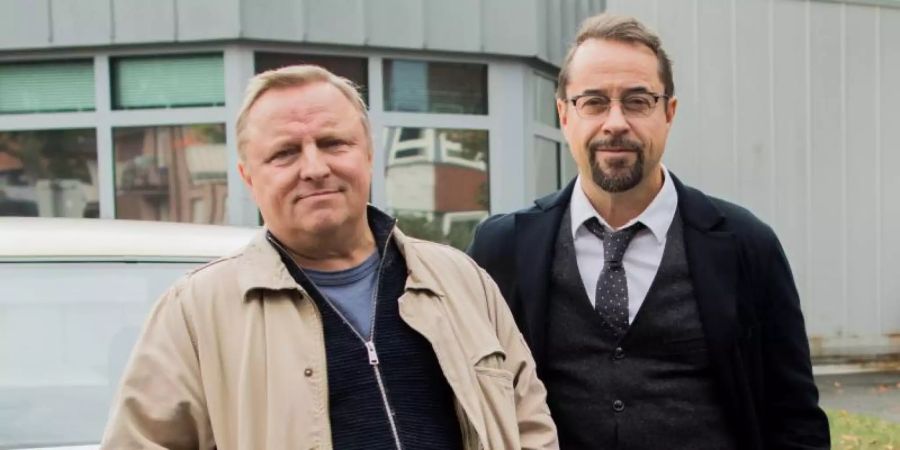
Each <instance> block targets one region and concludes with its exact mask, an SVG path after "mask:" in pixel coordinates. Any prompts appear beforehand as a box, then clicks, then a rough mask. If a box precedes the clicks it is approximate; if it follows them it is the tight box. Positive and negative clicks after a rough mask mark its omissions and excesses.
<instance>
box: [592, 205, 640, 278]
mask: <svg viewBox="0 0 900 450" xmlns="http://www.w3.org/2000/svg"><path fill="white" fill-rule="evenodd" d="M584 225H585V227H587V229H588V230H589V231H590V232H591V233H594V234H595V235H596V236H597V237H599V238H600V239H602V240H603V259H605V260H606V262H607V263H611V266H618V265H620V263H621V261H622V257H623V256H624V255H625V249H627V248H628V244H629V243H631V240H632V239H633V238H634V236H635V235H636V234H637V232H638V231H640V230H641V229H643V228H644V224H642V223H640V222H635V223H634V224H633V225H631V226H629V227H628V228H623V229H621V230H617V231H609V230H607V229H606V228H603V225H601V224H600V221H599V220H597V218H596V217H591V218H590V219H588V220H587V221H586V222H585V223H584Z"/></svg>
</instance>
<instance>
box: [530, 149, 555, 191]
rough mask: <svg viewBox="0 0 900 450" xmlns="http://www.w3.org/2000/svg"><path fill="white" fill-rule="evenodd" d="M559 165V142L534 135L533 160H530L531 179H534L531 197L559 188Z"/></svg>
mask: <svg viewBox="0 0 900 450" xmlns="http://www.w3.org/2000/svg"><path fill="white" fill-rule="evenodd" d="M559 166H560V152H559V143H558V142H556V141H551V140H550V139H545V138H542V137H540V136H535V138H534V160H533V162H532V180H534V195H533V197H535V198H539V197H543V196H544V195H546V194H549V193H551V192H554V191H556V190H557V189H559V187H560V170H559V168H560V167H559Z"/></svg>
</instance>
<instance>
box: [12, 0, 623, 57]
mask: <svg viewBox="0 0 900 450" xmlns="http://www.w3.org/2000/svg"><path fill="white" fill-rule="evenodd" d="M604 6H605V1H603V0H453V1H435V0H154V1H153V2H147V1H143V0H80V1H78V2H73V1H71V0H4V1H2V2H0V50H3V49H17V50H20V49H30V48H45V47H73V46H96V45H109V44H117V43H147V44H150V43H159V42H190V41H208V40H225V39H228V40H230V39H241V38H249V39H262V40H272V41H282V42H297V43H316V44H339V45H350V46H378V47H391V48H401V49H410V50H440V51H451V52H477V53H493V54H501V55H514V56H524V57H536V58H539V59H541V60H544V61H546V62H550V63H553V64H559V63H560V62H561V61H562V58H563V56H564V55H565V50H566V48H567V46H568V44H569V42H570V41H571V38H572V36H573V35H574V33H575V30H576V28H577V26H578V24H579V23H580V21H581V20H582V19H584V18H586V17H588V16H590V15H593V14H596V13H599V12H601V11H603V8H604Z"/></svg>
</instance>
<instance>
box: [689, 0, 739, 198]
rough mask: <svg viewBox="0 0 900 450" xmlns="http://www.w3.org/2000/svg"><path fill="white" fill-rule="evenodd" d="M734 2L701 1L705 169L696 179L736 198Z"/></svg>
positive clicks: (702, 158) (700, 72) (702, 151)
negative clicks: (732, 8) (733, 59)
mask: <svg viewBox="0 0 900 450" xmlns="http://www.w3.org/2000/svg"><path fill="white" fill-rule="evenodd" d="M731 14H732V12H731V3H730V2H724V1H717V2H706V1H701V2H699V4H698V16H697V17H698V26H697V33H698V40H699V42H702V43H703V44H701V45H700V48H699V49H698V56H697V57H698V64H697V72H698V76H699V86H701V89H700V92H699V96H700V98H699V109H698V111H697V116H698V118H699V123H700V126H699V129H700V130H702V131H701V133H700V135H699V136H697V140H696V142H697V144H698V146H699V153H700V161H703V167H704V169H705V170H703V171H702V172H701V173H700V176H699V177H698V178H697V179H696V180H694V181H693V182H694V183H695V184H697V185H699V187H701V188H703V189H705V190H707V191H708V192H710V193H712V194H714V195H717V196H720V197H724V198H726V199H731V200H734V199H736V197H737V195H736V194H737V192H736V190H735V172H736V170H735V162H736V161H735V159H736V158H735V154H734V142H733V135H734V109H735V105H734V85H733V81H734V79H733V77H734V74H733V72H734V67H733V61H732V56H733V54H734V52H733V51H732V39H733V36H732V32H733V30H732V27H731V20H730V18H731Z"/></svg>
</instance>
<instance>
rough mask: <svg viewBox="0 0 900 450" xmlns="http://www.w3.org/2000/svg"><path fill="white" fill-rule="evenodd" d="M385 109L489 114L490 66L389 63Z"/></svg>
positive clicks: (399, 61) (396, 61)
mask: <svg viewBox="0 0 900 450" xmlns="http://www.w3.org/2000/svg"><path fill="white" fill-rule="evenodd" d="M384 109H385V110H387V111H409V112H433V113H447V114H487V113H488V105H487V66H486V65H484V64H460V63H444V62H428V61H409V60H399V59H398V60H385V61H384Z"/></svg>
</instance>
